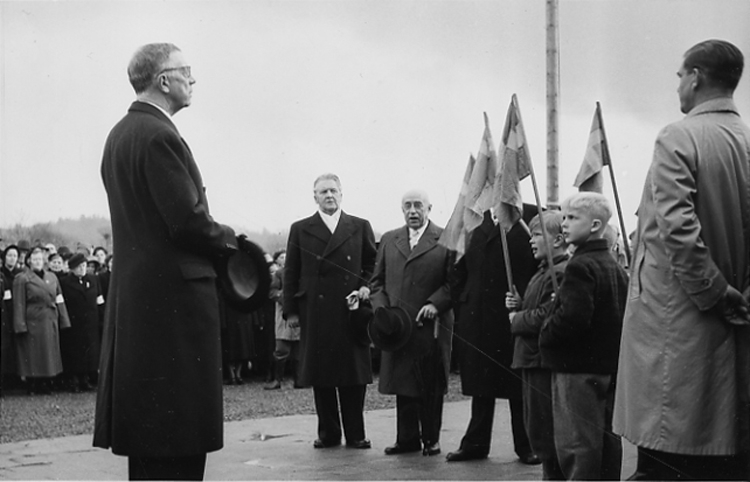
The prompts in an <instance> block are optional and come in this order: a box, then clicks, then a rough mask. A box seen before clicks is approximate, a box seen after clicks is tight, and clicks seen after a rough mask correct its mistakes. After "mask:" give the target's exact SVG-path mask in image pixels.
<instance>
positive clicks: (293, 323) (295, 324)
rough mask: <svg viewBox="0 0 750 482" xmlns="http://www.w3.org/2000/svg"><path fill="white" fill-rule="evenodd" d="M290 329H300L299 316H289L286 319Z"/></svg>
mask: <svg viewBox="0 0 750 482" xmlns="http://www.w3.org/2000/svg"><path fill="white" fill-rule="evenodd" d="M286 321H287V323H289V328H299V315H289V316H287V317H286Z"/></svg>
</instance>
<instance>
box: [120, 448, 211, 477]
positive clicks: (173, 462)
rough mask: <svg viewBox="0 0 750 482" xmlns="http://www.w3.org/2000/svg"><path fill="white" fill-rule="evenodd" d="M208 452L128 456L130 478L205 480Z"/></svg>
mask: <svg viewBox="0 0 750 482" xmlns="http://www.w3.org/2000/svg"><path fill="white" fill-rule="evenodd" d="M205 470H206V454H200V455H191V456H187V457H132V456H131V457H128V479H129V480H203V474H204V472H205Z"/></svg>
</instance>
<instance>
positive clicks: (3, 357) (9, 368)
mask: <svg viewBox="0 0 750 482" xmlns="http://www.w3.org/2000/svg"><path fill="white" fill-rule="evenodd" d="M20 272H21V270H19V269H13V270H9V269H7V268H6V267H5V266H3V267H2V268H0V279H2V281H3V283H2V284H3V289H2V294H3V300H2V301H1V302H0V304H2V311H3V313H2V319H0V372H1V373H2V374H3V375H5V374H12V375H17V374H18V356H17V354H16V335H15V333H13V279H14V278H15V277H16V275H17V274H18V273H20Z"/></svg>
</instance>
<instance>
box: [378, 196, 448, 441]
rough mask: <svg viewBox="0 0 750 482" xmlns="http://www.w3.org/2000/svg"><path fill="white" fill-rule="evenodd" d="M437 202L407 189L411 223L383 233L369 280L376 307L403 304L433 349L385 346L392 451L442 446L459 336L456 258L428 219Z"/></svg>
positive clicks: (383, 379) (384, 389) (405, 206)
mask: <svg viewBox="0 0 750 482" xmlns="http://www.w3.org/2000/svg"><path fill="white" fill-rule="evenodd" d="M431 208H432V205H431V204H430V200H429V198H428V196H427V194H426V193H425V192H423V191H417V190H414V191H409V192H407V193H406V194H405V195H404V197H403V198H402V202H401V209H402V211H403V213H404V218H405V219H406V225H405V226H402V227H400V228H398V229H394V230H393V231H389V232H387V233H385V234H384V235H383V237H382V238H381V240H380V247H379V249H378V260H377V264H376V267H375V274H374V275H373V278H372V282H371V287H372V307H373V310H377V309H378V308H381V307H391V306H394V307H395V306H398V307H401V308H403V309H405V310H406V312H407V313H408V314H409V317H410V319H411V321H412V322H413V323H415V324H417V326H418V327H417V328H416V329H415V330H414V334H413V336H420V337H428V338H429V339H430V341H431V344H432V345H433V346H432V349H431V350H430V351H428V352H427V353H421V352H420V353H415V352H414V351H413V350H410V349H409V348H410V347H415V346H423V344H422V343H412V344H407V345H406V346H405V347H404V348H403V349H400V350H397V351H394V352H386V351H384V352H383V354H382V358H381V365H380V382H379V390H380V392H381V393H384V394H389V395H396V424H397V428H396V443H395V445H392V446H390V447H387V448H386V449H385V453H386V454H388V455H395V454H401V453H407V452H417V451H420V450H422V454H423V455H437V454H439V453H440V428H441V425H442V417H443V397H444V394H445V391H446V390H447V387H448V385H447V380H448V373H449V370H450V357H451V338H452V336H453V311H452V309H451V305H452V302H451V293H450V280H451V278H450V276H451V270H452V269H453V260H454V259H455V258H454V256H453V254H452V253H451V252H450V251H448V250H447V249H446V248H445V247H443V246H442V245H439V244H438V239H439V238H440V234H441V233H442V232H443V228H441V227H439V226H437V225H435V224H434V223H433V222H432V221H430V220H429V213H430V210H431ZM435 334H437V337H436V338H435ZM428 346H429V345H428Z"/></svg>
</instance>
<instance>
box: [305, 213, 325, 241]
mask: <svg viewBox="0 0 750 482" xmlns="http://www.w3.org/2000/svg"><path fill="white" fill-rule="evenodd" d="M305 232H307V233H309V234H311V235H313V236H315V237H316V238H318V239H320V240H321V241H323V242H324V243H328V242H329V241H330V239H331V231H329V230H328V226H326V224H325V223H324V222H323V219H321V217H320V214H318V213H315V214H313V215H312V216H310V218H309V220H308V222H307V225H306V226H305Z"/></svg>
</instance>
